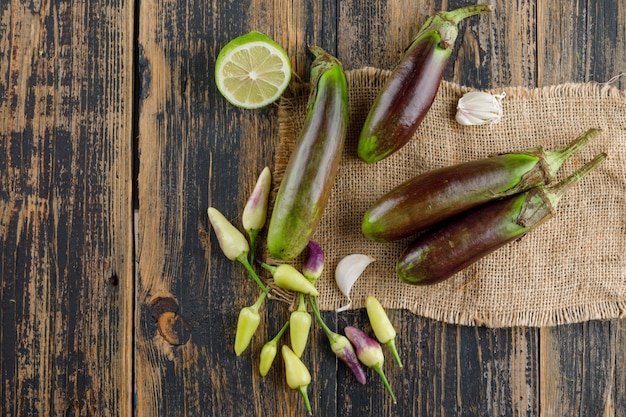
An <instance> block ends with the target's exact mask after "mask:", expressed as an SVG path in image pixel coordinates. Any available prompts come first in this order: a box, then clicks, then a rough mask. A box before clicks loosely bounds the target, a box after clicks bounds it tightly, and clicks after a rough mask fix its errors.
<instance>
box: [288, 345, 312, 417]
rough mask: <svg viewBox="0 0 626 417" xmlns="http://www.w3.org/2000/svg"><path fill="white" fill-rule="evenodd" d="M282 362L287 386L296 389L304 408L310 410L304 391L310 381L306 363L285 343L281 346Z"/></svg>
mask: <svg viewBox="0 0 626 417" xmlns="http://www.w3.org/2000/svg"><path fill="white" fill-rule="evenodd" d="M282 354H283V362H284V363H285V377H286V379H287V385H289V388H291V389H295V390H298V391H299V392H300V394H301V395H302V398H303V399H304V405H305V407H306V410H307V411H308V412H309V413H310V412H311V403H310V402H309V396H308V394H307V392H306V389H307V387H308V386H309V384H310V383H311V374H310V373H309V370H308V369H307V367H306V365H305V364H304V363H302V361H301V360H300V358H298V356H297V355H296V354H295V353H293V350H291V348H290V347H289V346H287V345H283V347H282Z"/></svg>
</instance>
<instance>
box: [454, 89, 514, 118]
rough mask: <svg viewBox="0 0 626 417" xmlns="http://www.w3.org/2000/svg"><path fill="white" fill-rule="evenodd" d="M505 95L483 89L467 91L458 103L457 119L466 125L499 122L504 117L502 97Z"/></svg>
mask: <svg viewBox="0 0 626 417" xmlns="http://www.w3.org/2000/svg"><path fill="white" fill-rule="evenodd" d="M505 95H506V93H502V94H496V95H493V94H489V93H485V92H483V91H470V92H469V93H465V94H464V95H463V97H461V98H460V99H459V102H458V105H457V112H456V121H457V122H459V123H460V124H462V125H465V126H479V125H482V124H485V123H489V124H493V123H498V122H499V121H500V119H501V118H502V99H503V98H504V97H505Z"/></svg>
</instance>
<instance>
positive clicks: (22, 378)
mask: <svg viewBox="0 0 626 417" xmlns="http://www.w3.org/2000/svg"><path fill="white" fill-rule="evenodd" d="M469 3H470V2H468V1H465V0H449V1H448V0H446V1H443V0H426V1H421V2H415V1H409V0H381V1H376V2H362V1H361V2H359V1H355V0H343V1H335V2H308V1H304V0H298V1H285V0H274V1H272V2H268V1H263V0H235V1H221V0H211V1H208V2H206V1H198V0H184V1H175V0H142V1H141V2H138V3H137V4H138V6H139V7H138V9H137V10H135V8H134V3H132V2H128V1H124V0H112V1H110V2H106V5H105V4H104V3H102V4H100V3H93V2H91V3H88V2H87V3H86V2H68V1H56V2H55V1H46V0H44V1H33V2H19V1H17V0H9V1H3V2H1V3H0V140H1V141H0V251H1V252H0V253H1V261H0V297H1V298H0V345H1V358H0V375H1V378H2V386H1V387H0V391H1V397H0V398H1V399H0V409H1V410H2V415H6V416H18V415H20V416H21V415H121V416H130V415H137V416H151V417H152V416H169V415H181V416H182V415H184V416H204V415H206V416H233V415H235V416H237V415H276V416H292V415H304V414H305V413H304V406H303V404H302V400H301V399H300V397H299V395H298V393H297V392H295V391H293V390H290V389H288V387H287V386H286V384H285V382H284V378H285V375H284V370H283V369H282V366H283V365H282V361H281V360H280V359H277V361H276V363H275V364H274V367H273V369H272V370H271V371H270V373H269V374H268V375H267V376H266V377H264V378H262V377H260V376H259V375H258V360H259V359H258V353H259V351H260V349H261V346H262V345H263V343H264V342H265V341H266V340H268V339H269V338H271V337H273V335H274V334H275V333H276V332H277V331H278V330H279V329H280V327H281V326H282V324H283V323H284V322H285V320H287V318H288V313H289V311H288V310H289V306H288V305H287V304H285V303H282V302H280V301H277V300H269V301H268V302H267V303H266V304H265V305H264V307H263V308H262V311H261V314H262V321H261V326H260V328H259V331H258V334H257V336H256V337H255V339H254V340H253V343H252V345H251V346H250V348H249V349H248V350H247V351H246V352H244V353H243V354H242V355H241V356H239V357H236V356H235V354H234V352H233V347H232V345H233V341H234V335H235V325H236V319H237V313H238V311H239V309H240V308H241V307H243V306H245V305H249V304H252V303H253V302H254V300H255V299H256V297H257V296H258V290H257V289H256V287H255V286H254V284H253V283H252V282H251V281H250V280H249V279H248V278H247V276H246V274H245V271H244V270H243V268H242V267H241V266H240V265H238V264H236V263H232V262H230V261H228V260H227V259H226V258H225V257H224V256H223V255H222V254H221V253H220V250H219V247H218V245H217V243H216V240H215V236H214V234H213V232H212V231H211V230H210V228H209V225H208V220H207V218H206V209H207V207H209V206H214V207H216V208H218V209H219V210H220V211H222V212H223V213H224V214H225V215H226V217H227V218H229V219H230V220H231V221H232V222H233V223H234V224H236V225H238V226H240V223H241V208H242V207H243V204H244V202H245V200H246V198H247V196H248V194H249V192H250V191H251V190H252V187H253V185H254V182H255V180H256V177H257V175H258V173H259V172H260V171H261V169H262V168H263V167H264V166H266V165H267V166H270V167H273V163H274V161H273V150H274V149H275V147H276V145H277V141H278V137H277V129H278V125H277V112H276V106H269V107H268V108H265V109H262V110H255V111H244V110H240V109H236V108H234V107H233V106H231V105H229V104H228V103H227V102H226V101H225V100H224V99H223V98H222V97H221V96H220V95H219V93H218V91H217V89H216V87H215V83H214V80H213V71H214V62H215V57H216V56H217V53H218V52H219V50H220V49H221V47H223V46H224V45H225V44H226V43H227V42H228V41H229V40H230V39H232V38H234V37H235V36H238V35H240V34H243V33H246V32H248V31H250V30H259V31H262V32H265V33H267V34H268V35H270V36H271V37H273V38H274V39H275V40H277V41H278V42H279V43H280V44H281V45H283V46H284V47H285V49H286V50H287V52H288V54H289V56H290V57H291V60H292V65H293V69H294V73H295V74H296V76H297V77H299V78H301V79H303V80H307V79H308V75H309V65H310V63H311V55H310V54H309V53H308V52H307V47H308V45H311V44H316V45H319V46H322V47H323V48H325V49H327V50H328V51H329V52H331V53H333V54H336V55H337V57H338V58H339V59H340V60H341V61H342V62H343V63H344V67H345V68H346V69H355V68H360V67H362V66H376V67H381V68H392V67H393V66H394V65H395V62H397V60H398V59H399V57H400V56H401V54H402V51H403V50H404V48H405V47H406V46H407V45H408V43H409V42H410V41H411V39H412V38H413V37H414V36H415V35H416V33H417V31H418V29H419V27H420V26H421V24H422V23H423V22H424V20H425V19H426V17H427V16H428V15H429V14H431V13H432V12H434V11H436V10H441V9H453V8H456V7H460V6H463V5H466V4H469ZM490 3H491V4H493V5H494V7H495V12H494V13H492V14H490V15H485V16H480V17H472V18H470V19H467V20H466V21H464V22H462V23H461V24H460V25H459V29H460V31H459V37H458V41H457V44H456V48H455V50H454V52H453V55H452V57H451V60H450V64H449V65H448V68H447V69H446V73H445V76H444V78H445V79H446V80H448V81H453V82H457V83H460V84H463V85H468V86H472V87H475V88H481V89H488V88H499V87H503V86H509V85H516V86H524V87H541V86H547V85H552V84H558V83H565V82H585V81H597V82H608V81H609V80H611V83H612V84H613V85H615V86H617V87H619V88H622V89H623V88H624V86H626V77H625V76H621V77H620V76H619V75H620V74H623V73H624V72H625V71H626V0H606V1H591V0H580V1H575V2H571V1H565V0H555V1H551V2H541V1H537V0H492V1H491V2H490ZM133 149H136V155H133ZM133 156H136V159H135V160H134V161H133ZM133 163H134V167H133ZM133 168H134V169H133ZM133 197H134V199H135V206H136V207H135V208H136V216H135V217H133V212H132V208H133V207H132V205H133ZM133 232H135V233H136V241H135V242H133ZM134 261H136V262H134ZM135 264H136V269H135ZM389 314H390V316H391V319H392V321H393V322H394V323H396V324H397V328H398V332H399V336H398V340H397V344H398V347H399V349H400V351H401V353H402V356H403V360H404V364H405V367H404V368H403V369H398V368H397V367H395V365H394V363H393V362H392V361H391V360H387V361H386V363H385V365H384V369H385V372H386V374H387V376H388V377H389V379H390V382H391V384H392V386H393V387H394V391H395V393H396V395H397V397H398V404H395V405H394V404H392V403H391V401H390V399H389V397H388V395H387V394H386V392H385V390H384V389H383V386H382V384H381V383H380V381H379V380H378V377H377V376H376V374H375V373H374V372H373V371H368V378H369V382H368V384H367V385H366V386H361V385H360V384H357V383H356V382H355V381H354V378H353V376H352V375H351V374H350V373H349V371H347V369H346V367H345V366H343V365H342V364H341V363H338V362H337V360H336V358H335V356H334V355H333V354H332V352H331V351H330V349H329V346H328V341H327V339H326V337H325V336H324V334H323V333H322V332H321V331H319V329H316V330H315V331H314V332H313V334H312V338H311V344H310V348H309V349H308V350H307V351H306V352H305V354H304V356H303V360H304V361H305V363H307V365H308V366H309V368H310V369H311V371H312V374H313V382H312V383H311V385H310V386H309V395H310V397H311V400H312V406H313V410H314V414H315V415H320V416H363V415H395V416H422V415H428V416H439V415H457V416H474V415H507V416H509V415H511V416H519V415H526V416H537V415H545V416H551V415H572V414H576V415H594V416H595V415H605V416H624V415H626V414H624V410H626V388H625V386H626V384H624V383H623V381H624V378H625V375H626V366H625V365H624V363H626V350H625V349H624V348H623V346H624V344H625V343H626V331H625V329H626V321H625V320H624V319H621V320H619V319H615V320H609V321H602V322H600V321H594V322H587V323H578V324H571V325H567V326H559V327H555V328H545V329H535V328H513V329H488V328H483V327H475V328H473V327H460V326H453V325H449V324H445V323H440V322H434V321H432V320H428V319H425V318H422V317H418V316H415V315H412V314H410V313H408V312H405V311H391V312H389ZM323 316H324V319H325V320H326V322H327V323H328V325H329V326H330V327H331V328H333V329H336V330H341V329H343V327H345V326H346V325H349V324H350V325H358V326H360V327H362V328H364V329H369V327H368V326H369V324H368V322H367V318H366V316H365V313H364V311H362V310H356V311H350V312H347V313H342V314H336V313H334V312H325V313H324V314H323ZM285 340H286V339H285ZM387 357H388V358H390V356H389V355H388V356H387Z"/></svg>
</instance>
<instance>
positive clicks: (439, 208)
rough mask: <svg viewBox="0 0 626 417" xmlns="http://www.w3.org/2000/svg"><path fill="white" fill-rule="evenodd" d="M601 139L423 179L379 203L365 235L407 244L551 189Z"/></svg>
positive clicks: (369, 214) (591, 133)
mask: <svg viewBox="0 0 626 417" xmlns="http://www.w3.org/2000/svg"><path fill="white" fill-rule="evenodd" d="M599 133H600V130H598V129H590V130H588V131H587V132H585V133H583V134H582V135H580V136H579V137H578V138H576V139H575V140H573V141H572V142H570V143H569V144H568V145H566V146H565V147H563V148H562V149H559V150H557V151H546V150H544V149H543V148H542V147H537V148H533V149H529V150H527V151H524V152H515V153H507V154H502V155H496V156H493V157H490V158H485V159H481V160H476V161H470V162H465V163H462V164H458V165H453V166H450V167H444V168H440V169H436V170H433V171H429V172H425V173H423V174H420V175H418V176H416V177H414V178H411V179H410V180H408V181H406V182H404V183H402V184H400V185H399V186H397V187H396V188H395V189H393V190H391V191H389V192H388V193H387V194H385V195H383V196H382V197H380V198H379V199H378V200H377V201H376V202H374V204H372V206H370V207H369V208H368V210H367V211H366V213H365V215H364V217H363V222H362V225H361V229H362V232H363V234H364V235H365V236H366V237H367V238H369V239H371V240H375V241H379V242H389V241H393V240H398V239H402V238H405V237H409V236H412V235H416V234H417V233H418V232H420V231H422V230H423V229H425V228H427V227H430V226H432V225H434V224H435V223H437V222H440V221H442V220H445V219H446V218H449V217H452V216H453V215H456V214H458V213H461V212H463V211H466V210H468V209H470V208H472V207H476V206H478V205H480V204H482V203H485V202H487V201H491V200H495V199H498V198H502V197H506V196H508V195H512V194H517V193H519V192H523V191H526V190H528V189H530V188H532V187H536V186H539V185H545V184H549V183H550V181H552V179H553V178H554V176H555V175H556V173H557V171H558V170H559V168H560V167H561V165H563V163H564V162H565V161H567V160H568V159H569V158H570V157H571V156H572V155H573V154H575V153H576V152H578V151H580V150H581V149H582V148H583V147H585V146H586V145H587V144H588V143H589V141H591V140H592V139H593V138H595V137H596V136H598V134H599Z"/></svg>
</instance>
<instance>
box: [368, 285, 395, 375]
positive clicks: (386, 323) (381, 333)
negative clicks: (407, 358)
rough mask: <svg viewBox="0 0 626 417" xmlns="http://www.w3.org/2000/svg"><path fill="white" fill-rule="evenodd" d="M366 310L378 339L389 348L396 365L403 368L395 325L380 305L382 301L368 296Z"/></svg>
mask: <svg viewBox="0 0 626 417" xmlns="http://www.w3.org/2000/svg"><path fill="white" fill-rule="evenodd" d="M365 310H366V311H367V316H368V317H369V320H370V324H371V325H372V330H374V334H375V335H376V339H378V341H379V342H380V343H383V344H385V345H387V346H388V347H389V349H390V350H391V353H392V354H393V357H394V359H395V361H396V363H397V364H398V366H399V367H400V368H402V361H401V360H400V355H399V354H398V350H397V349H396V342H395V340H396V329H395V328H394V327H393V324H391V321H390V320H389V316H387V312H386V311H385V309H384V308H383V306H382V305H381V304H380V301H378V300H377V299H376V297H374V296H372V295H369V296H367V298H366V299H365Z"/></svg>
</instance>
